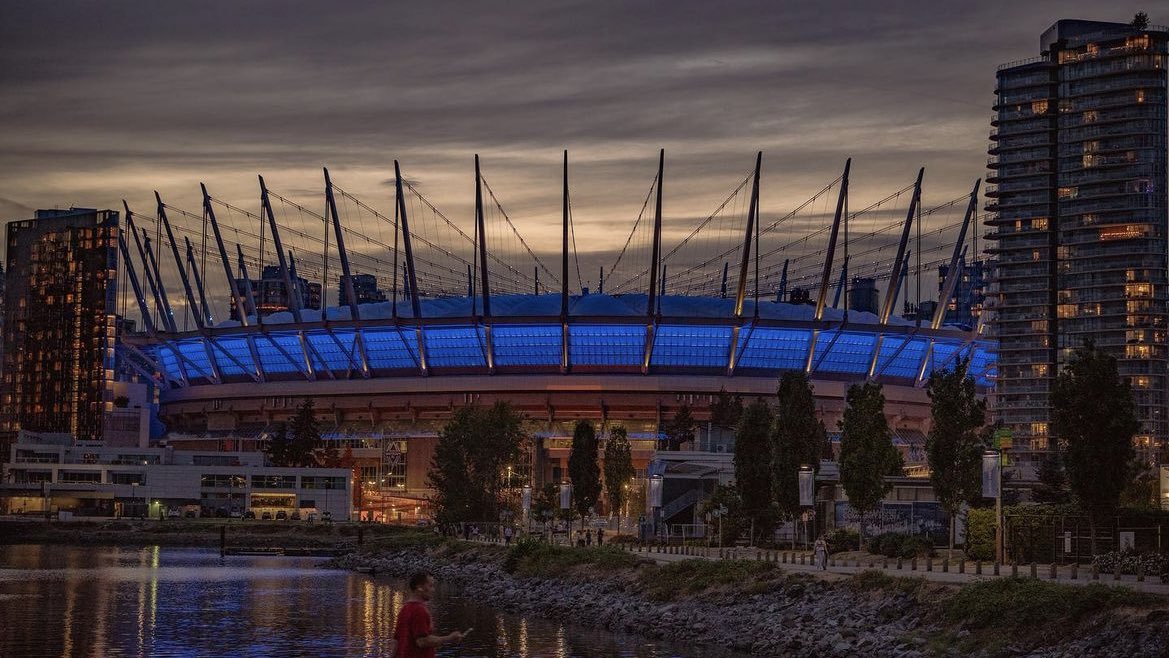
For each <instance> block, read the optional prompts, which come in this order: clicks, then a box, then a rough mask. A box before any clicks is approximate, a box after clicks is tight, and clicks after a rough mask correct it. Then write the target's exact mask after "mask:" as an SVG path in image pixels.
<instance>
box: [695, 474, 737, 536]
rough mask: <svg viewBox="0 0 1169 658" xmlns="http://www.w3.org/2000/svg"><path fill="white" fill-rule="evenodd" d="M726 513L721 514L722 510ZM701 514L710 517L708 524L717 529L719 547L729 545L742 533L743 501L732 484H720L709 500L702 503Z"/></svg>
mask: <svg viewBox="0 0 1169 658" xmlns="http://www.w3.org/2000/svg"><path fill="white" fill-rule="evenodd" d="M724 508H725V509H726V512H723V511H722V510H723V509H724ZM702 512H703V514H704V515H706V514H709V515H710V516H711V518H710V520H709V523H711V524H712V525H714V527H715V528H717V529H718V530H717V531H718V532H720V533H721V534H720V535H719V545H720V546H721V545H723V544H729V543H731V542H732V541H734V540H735V539H736V538H737V537H738V536H739V535H740V534H742V532H743V499H742V498H740V497H739V490H738V488H737V487H736V486H735V485H733V484H720V485H718V486H716V487H715V488H714V492H713V493H712V494H711V495H710V497H709V498H707V499H706V500H704V501H702Z"/></svg>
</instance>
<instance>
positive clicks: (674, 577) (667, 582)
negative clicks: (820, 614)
mask: <svg viewBox="0 0 1169 658" xmlns="http://www.w3.org/2000/svg"><path fill="white" fill-rule="evenodd" d="M782 575H783V572H782V571H781V570H780V569H779V567H777V566H776V565H775V563H774V562H757V561H754V560H682V561H681V562H671V563H669V564H664V565H662V566H660V567H658V568H656V569H653V570H649V571H646V572H643V573H642V575H641V581H642V586H643V587H644V588H645V590H644V591H645V595H646V596H647V597H648V598H650V599H652V600H655V601H669V600H673V599H675V598H677V597H679V596H685V595H690V594H698V593H700V592H705V591H707V590H709V589H712V588H716V587H725V586H734V587H735V589H736V590H739V591H748V590H755V589H757V587H756V585H757V584H759V583H761V582H768V581H772V580H774V579H777V578H779V577H781V576H782Z"/></svg>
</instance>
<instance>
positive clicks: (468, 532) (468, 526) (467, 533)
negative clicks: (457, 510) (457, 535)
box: [463, 522, 471, 541]
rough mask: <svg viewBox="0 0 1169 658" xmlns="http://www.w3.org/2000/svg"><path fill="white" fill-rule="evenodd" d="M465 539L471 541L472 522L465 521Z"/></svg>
mask: <svg viewBox="0 0 1169 658" xmlns="http://www.w3.org/2000/svg"><path fill="white" fill-rule="evenodd" d="M463 539H464V540H465V541H471V524H470V523H466V522H464V523H463Z"/></svg>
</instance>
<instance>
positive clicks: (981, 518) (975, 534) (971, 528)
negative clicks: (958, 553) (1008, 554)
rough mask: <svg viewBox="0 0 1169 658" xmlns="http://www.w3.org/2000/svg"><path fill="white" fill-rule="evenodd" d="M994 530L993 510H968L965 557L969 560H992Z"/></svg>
mask: <svg viewBox="0 0 1169 658" xmlns="http://www.w3.org/2000/svg"><path fill="white" fill-rule="evenodd" d="M994 529H995V518H994V508H985V509H970V510H968V511H967V512H966V557H968V558H970V559H971V560H993V559H994Z"/></svg>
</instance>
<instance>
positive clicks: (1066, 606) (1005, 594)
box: [942, 578, 1163, 631]
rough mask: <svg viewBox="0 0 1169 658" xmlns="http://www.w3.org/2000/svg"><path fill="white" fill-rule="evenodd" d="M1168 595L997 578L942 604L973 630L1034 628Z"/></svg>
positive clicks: (972, 586) (953, 617)
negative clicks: (1160, 595)
mask: <svg viewBox="0 0 1169 658" xmlns="http://www.w3.org/2000/svg"><path fill="white" fill-rule="evenodd" d="M1161 601H1163V599H1162V598H1161V597H1159V596H1155V595H1153V594H1145V593H1142V592H1134V591H1132V590H1130V589H1127V588H1124V587H1108V586H1106V585H1100V584H1098V583H1093V584H1091V585H1086V586H1077V585H1059V584H1055V583H1045V582H1043V581H1041V580H1032V579H1030V578H995V579H993V580H987V581H983V582H978V583H972V584H969V585H966V586H964V587H962V588H961V589H960V590H958V592H957V593H956V594H954V596H952V597H950V598H949V599H947V600H945V601H944V602H943V603H942V610H943V613H944V614H945V616H946V618H947V619H949V620H950V621H952V622H958V623H962V624H965V625H966V626H968V627H970V628H995V629H997V630H999V631H1015V630H1033V629H1037V628H1043V627H1048V626H1050V625H1051V624H1054V623H1059V624H1067V623H1074V622H1076V621H1078V620H1079V619H1081V618H1082V617H1084V616H1086V615H1089V614H1093V613H1096V612H1105V611H1108V610H1114V609H1116V608H1121V607H1140V606H1149V605H1153V604H1155V603H1158V602H1161Z"/></svg>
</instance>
